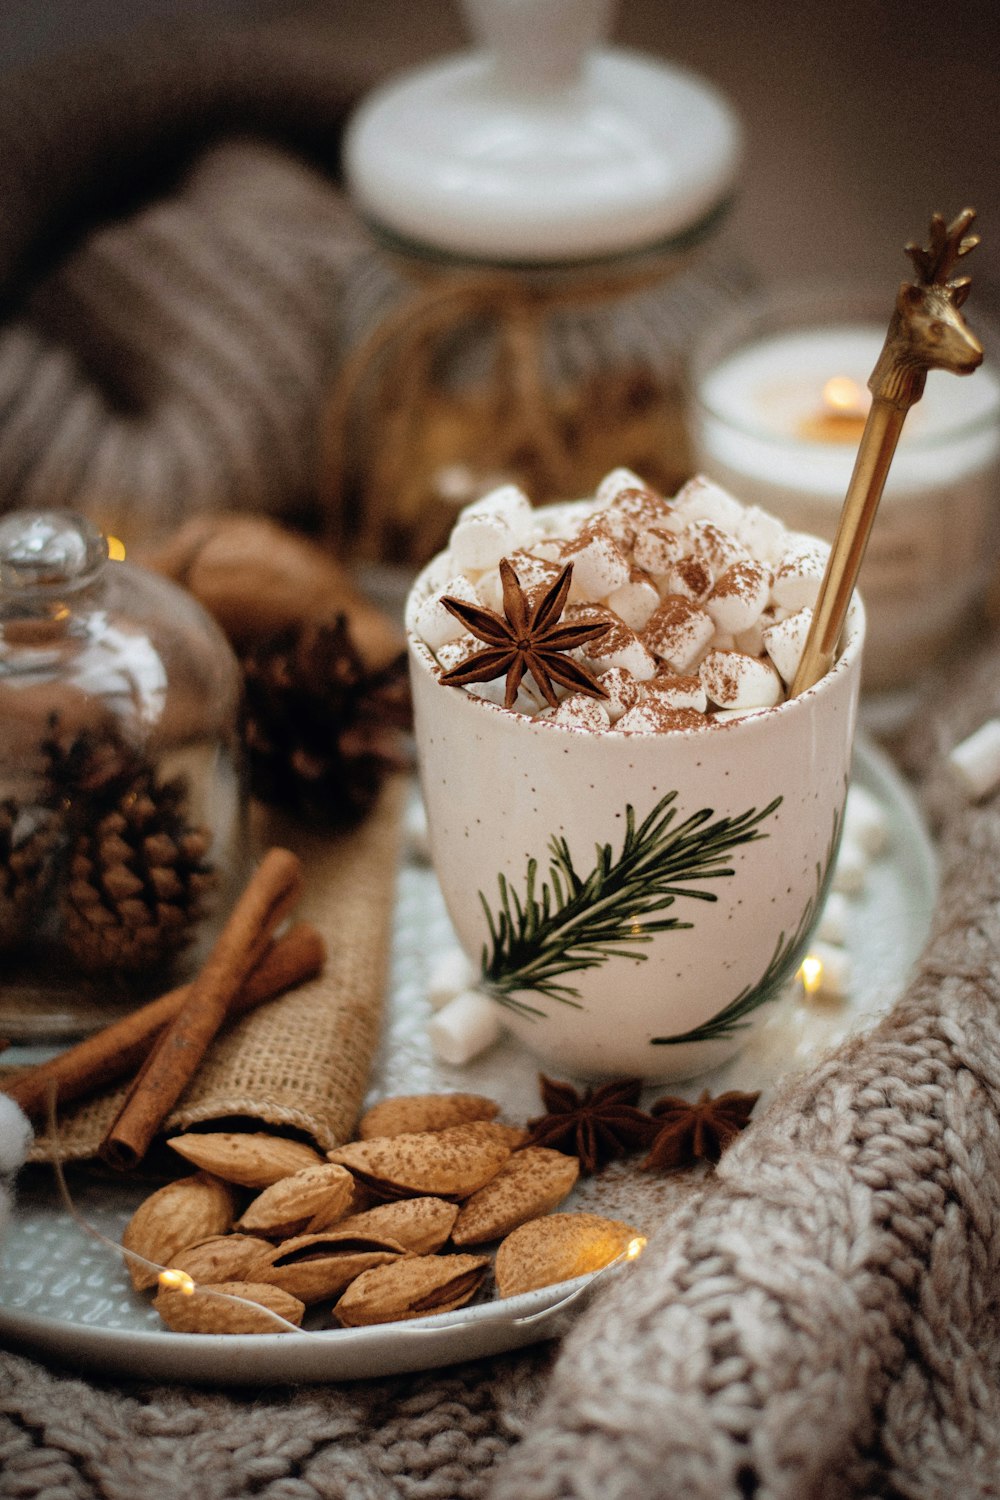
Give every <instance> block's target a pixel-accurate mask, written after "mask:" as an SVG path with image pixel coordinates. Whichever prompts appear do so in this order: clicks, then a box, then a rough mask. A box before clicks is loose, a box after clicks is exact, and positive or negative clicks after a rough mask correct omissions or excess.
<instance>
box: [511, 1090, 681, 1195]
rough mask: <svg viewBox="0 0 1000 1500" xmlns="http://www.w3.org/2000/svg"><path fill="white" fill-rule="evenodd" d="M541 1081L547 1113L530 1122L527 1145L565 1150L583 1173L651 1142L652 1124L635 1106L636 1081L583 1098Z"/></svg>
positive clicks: (592, 1092) (575, 1093) (594, 1091)
mask: <svg viewBox="0 0 1000 1500" xmlns="http://www.w3.org/2000/svg"><path fill="white" fill-rule="evenodd" d="M539 1083H540V1084H541V1089H542V1103H543V1104H544V1105H545V1108H546V1109H547V1110H548V1114H545V1115H542V1116H540V1117H539V1118H538V1119H537V1120H529V1121H528V1131H529V1135H528V1144H529V1145H532V1146H550V1147H552V1148H553V1149H555V1150H557V1151H566V1152H568V1153H569V1154H570V1155H572V1156H578V1157H579V1158H580V1166H581V1167H582V1169H583V1171H584V1172H596V1171H597V1169H598V1167H601V1166H603V1165H604V1164H605V1162H609V1161H613V1160H615V1158H617V1157H620V1156H627V1155H628V1153H629V1152H630V1151H637V1150H638V1149H639V1148H640V1147H641V1146H646V1145H648V1144H649V1142H650V1140H651V1139H652V1136H653V1133H654V1131H655V1129H656V1126H655V1124H654V1122H653V1121H652V1120H651V1119H650V1117H649V1115H647V1114H644V1113H643V1111H642V1110H641V1109H636V1107H635V1105H636V1102H637V1100H638V1098H639V1094H640V1091H641V1089H642V1082H641V1080H640V1079H638V1078H624V1079H620V1080H619V1081H618V1082H617V1083H604V1084H601V1085H600V1087H599V1088H588V1089H586V1090H585V1092H584V1093H583V1094H580V1093H578V1092H577V1090H576V1089H575V1088H573V1086H572V1084H569V1083H559V1082H557V1081H556V1080H555V1079H553V1078H546V1077H545V1074H544V1073H541V1074H539Z"/></svg>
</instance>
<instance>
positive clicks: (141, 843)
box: [44, 726, 215, 974]
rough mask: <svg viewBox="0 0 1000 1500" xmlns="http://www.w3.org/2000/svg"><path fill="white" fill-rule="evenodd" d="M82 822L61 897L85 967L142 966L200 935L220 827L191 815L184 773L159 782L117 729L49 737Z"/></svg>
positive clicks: (65, 927) (68, 934)
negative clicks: (212, 828) (194, 822)
mask: <svg viewBox="0 0 1000 1500" xmlns="http://www.w3.org/2000/svg"><path fill="white" fill-rule="evenodd" d="M44 748H45V750H46V753H47V754H48V757H49V763H50V781H51V783H52V787H53V793H54V795H56V796H58V797H59V798H60V800H61V803H62V806H63V808H64V809H65V816H66V818H67V821H68V824H69V826H70V828H71V829H72V830H73V832H72V837H71V847H70V853H69V871H68V877H67V879H66V883H65V888H64V890H63V892H62V894H61V897H60V903H59V905H60V916H61V919H62V932H63V941H64V943H65V945H66V948H67V951H68V952H69V953H70V954H71V956H72V958H73V959H74V961H75V962H76V964H77V965H78V966H79V968H80V969H81V970H83V971H84V972H86V973H90V974H97V973H115V972H117V973H121V974H137V973H141V972H143V971H144V970H146V969H149V968H152V967H154V966H157V965H161V964H163V963H164V962H165V961H167V960H169V959H171V958H173V957H175V956H176V955H177V954H178V953H179V952H180V951H181V950H182V949H183V948H185V947H186V946H187V945H188V943H190V941H191V940H192V938H193V937H194V935H195V933H196V930H197V926H198V923H199V921H200V920H201V917H202V916H203V914H204V903H205V897H206V894H207V892H208V891H209V890H210V889H211V887H212V886H213V885H214V884H215V874H214V871H213V869H212V866H211V865H210V863H208V861H207V860H206V855H207V852H208V848H209V845H210V843H211V836H210V834H209V832H208V830H206V829H203V828H195V827H192V826H191V824H190V823H189V822H188V820H187V816H186V808H185V803H186V786H185V784H184V782H183V780H181V779H177V780H174V781H168V782H163V783H160V782H158V781H157V780H156V776H155V774H154V772H153V770H152V768H151V767H150V766H149V765H148V764H147V763H146V762H145V761H144V760H143V759H142V757H141V756H140V755H138V754H137V752H135V751H134V750H132V749H131V748H130V747H129V746H127V745H126V744H125V743H124V742H123V741H122V739H121V737H120V736H119V735H118V734H117V732H116V731H115V730H114V729H113V728H112V729H108V730H107V731H106V732H103V733H96V732H94V731H88V732H85V733H82V734H80V735H77V736H76V737H75V738H74V739H73V740H72V741H70V743H69V744H68V745H67V744H66V743H64V742H61V741H60V738H59V734H58V726H54V730H53V734H52V737H51V738H50V740H49V741H47V742H46V745H45V747H44Z"/></svg>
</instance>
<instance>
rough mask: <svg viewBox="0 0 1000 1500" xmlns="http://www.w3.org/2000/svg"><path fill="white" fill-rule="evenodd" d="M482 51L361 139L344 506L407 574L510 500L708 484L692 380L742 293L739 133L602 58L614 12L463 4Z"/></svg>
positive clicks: (680, 75)
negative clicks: (709, 336) (690, 424)
mask: <svg viewBox="0 0 1000 1500" xmlns="http://www.w3.org/2000/svg"><path fill="white" fill-rule="evenodd" d="M464 8H465V12H466V17H467V20H468V22H469V24H470V26H471V29H472V32H473V34H474V37H475V39H476V46H475V47H474V48H473V49H471V50H470V51H468V52H466V53H460V54H459V55H458V56H455V57H451V58H447V59H445V60H444V61H442V62H440V63H438V64H435V65H432V66H430V67H426V68H421V69H418V70H416V71H415V72H412V73H410V74H407V75H404V76H403V77H402V78H400V79H398V80H394V81H390V82H389V83H388V84H387V85H385V86H383V87H382V88H380V89H377V90H375V91H374V93H373V94H372V95H371V96H370V97H369V98H368V99H367V100H366V101H364V102H363V103H362V105H361V107H360V109H359V110H358V112H357V113H356V115H355V117H354V119H353V121H352V122H351V124H350V126H349V129H348V132H347V136H346V141H345V169H346V173H347V180H348V184H349V188H350V191H351V194H352V199H353V201H354V203H355V205H356V206H357V208H358V211H359V213H360V214H361V216H362V217H363V218H364V220H365V221H366V223H367V224H368V226H369V227H370V229H371V232H372V234H373V236H374V239H375V242H376V244H375V246H374V247H373V252H372V253H371V254H370V255H364V256H360V257H358V258H357V260H356V262H355V265H354V268H353V271H352V272H351V274H350V276H349V280H348V285H347V288H346V291H345V294H344V296H343V298H342V307H343V315H342V349H341V351H340V354H341V363H340V366H339V373H338V376H337V379H336V382H335V386H334V389H333V391H332V393H331V397H330V401H329V405H328V410H327V421H326V426H325V432H324V438H325V462H324V467H323V482H324V487H325V491H326V493H325V509H326V511H327V515H328V517H329V521H330V527H331V530H332V531H333V532H339V533H340V534H341V536H342V537H344V538H345V539H346V540H349V541H352V542H353V543H354V545H355V550H357V551H359V552H360V553H361V554H362V555H363V556H366V557H368V558H370V559H373V560H379V561H403V562H406V563H409V564H415V563H420V562H423V561H425V560H426V558H427V557H429V556H430V555H431V554H432V553H433V552H434V551H435V550H437V548H438V547H439V546H440V545H441V544H442V543H443V541H444V540H445V539H446V537H447V535H448V532H449V530H450V527H451V524H452V523H453V521H454V519H455V515H456V512H457V510H458V509H460V508H461V506H462V505H464V504H466V503H468V502H469V501H471V500H474V499H477V498H478V497H479V496H480V495H482V494H483V493H484V492H485V491H486V490H488V489H489V488H491V487H493V486H494V485H496V484H499V483H501V482H505V481H507V480H511V479H513V480H515V481H518V482H520V483H521V484H522V485H523V486H524V488H525V489H526V490H527V491H528V493H529V494H530V496H531V498H532V500H534V501H535V502H536V503H542V502H545V501H550V500H555V499H566V498H572V497H574V496H578V495H582V494H585V493H587V492H589V491H591V490H592V489H593V486H594V485H595V484H596V482H597V481H598V480H599V479H600V478H601V476H602V475H603V474H604V473H605V472H607V470H608V469H610V468H613V467H620V466H626V467H631V468H634V469H636V470H638V471H639V472H640V473H641V474H642V476H643V477H644V478H645V479H646V480H647V481H648V482H650V483H653V484H657V485H659V486H660V487H662V488H664V489H665V490H670V489H672V488H675V487H676V485H677V484H679V483H680V482H681V481H682V480H683V479H685V478H686V477H688V473H689V457H688V451H687V445H686V438H685V426H684V419H683V399H682V394H681V377H682V364H683V360H684V357H685V355H686V353H687V350H688V347H689V344H690V341H691V338H692V335H693V333H694V331H695V330H696V329H697V328H698V327H699V326H700V325H701V323H702V322H703V321H704V320H705V318H706V316H708V315H709V314H710V313H711V312H712V311H714V310H716V309H717V308H718V306H719V305H720V304H722V303H726V302H728V301H730V300H732V298H733V297H734V295H736V294H737V293H738V292H739V291H741V290H742V288H743V286H744V284H745V274H744V272H743V271H742V269H741V268H740V267H739V266H738V265H736V264H734V263H733V262H732V260H731V258H730V257H729V256H728V255H723V254H715V255H714V256H713V253H712V252H711V250H710V242H711V240H712V239H713V237H714V233H715V230H716V228H717V227H718V225H719V224H720V222H721V221H722V219H723V218H724V215H725V210H726V208H727V206H728V204H729V202H730V201H731V199H732V196H733V192H734V185H735V180H736V174H737V169H738V164H739V159H740V130H739V126H738V124H737V122H736V120H735V118H734V115H733V113H732V111H731V110H730V108H729V106H728V104H727V103H726V101H725V100H724V99H723V98H721V97H720V95H719V94H718V93H717V92H716V91H715V90H714V89H713V88H712V87H711V86H710V85H709V84H707V83H706V82H705V81H704V80H702V79H701V78H699V77H696V76H695V75H693V74H691V73H689V72H688V71H686V70H684V69H682V68H680V67H677V66H674V65H672V64H668V63H666V62H663V61H661V60H658V59H654V58H651V57H648V56H645V55H642V54H637V53H633V52H627V51H623V50H619V49H615V48H611V47H608V46H605V45H604V44H603V40H602V39H603V36H604V33H605V30H606V27H607V23H608V19H609V14H610V9H611V7H610V4H609V3H608V0H531V3H530V4H526V3H524V0H465V7H464Z"/></svg>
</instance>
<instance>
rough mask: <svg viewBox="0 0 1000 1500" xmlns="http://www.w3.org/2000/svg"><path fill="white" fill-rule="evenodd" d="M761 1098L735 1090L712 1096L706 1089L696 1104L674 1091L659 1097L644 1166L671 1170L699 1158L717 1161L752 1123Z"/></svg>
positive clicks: (655, 1106)
mask: <svg viewBox="0 0 1000 1500" xmlns="http://www.w3.org/2000/svg"><path fill="white" fill-rule="evenodd" d="M759 1098H760V1095H759V1094H740V1093H737V1092H736V1091H735V1090H734V1091H733V1092H731V1093H728V1094H720V1095H719V1096H718V1098H716V1099H713V1098H712V1097H711V1095H710V1094H709V1092H708V1090H707V1089H706V1090H705V1091H704V1092H703V1093H702V1094H701V1096H700V1098H699V1099H697V1100H696V1102H695V1103H694V1104H691V1103H689V1102H688V1100H687V1099H676V1098H674V1097H673V1096H672V1095H668V1097H667V1098H665V1099H660V1100H658V1101H657V1102H656V1104H654V1105H653V1108H652V1110H651V1114H652V1115H653V1116H654V1127H653V1128H654V1131H655V1134H654V1137H653V1145H652V1149H651V1151H650V1153H649V1155H648V1156H647V1157H646V1160H645V1161H644V1162H643V1163H642V1165H643V1167H645V1168H652V1169H654V1170H656V1171H660V1172H669V1171H671V1170H673V1169H674V1168H675V1167H690V1166H693V1165H694V1163H695V1162H696V1161H713V1162H714V1161H718V1160H719V1157H720V1156H721V1155H722V1153H723V1151H725V1149H726V1147H727V1146H728V1145H729V1144H730V1142H731V1141H734V1140H735V1139H736V1137H737V1136H738V1135H739V1133H740V1131H741V1130H743V1129H744V1128H745V1127H746V1126H747V1125H748V1124H749V1122H750V1116H751V1114H752V1113H753V1107H754V1105H755V1104H756V1103H757V1100H758V1099H759ZM657 1121H658V1122H659V1124H658V1126H657V1124H656V1122H657Z"/></svg>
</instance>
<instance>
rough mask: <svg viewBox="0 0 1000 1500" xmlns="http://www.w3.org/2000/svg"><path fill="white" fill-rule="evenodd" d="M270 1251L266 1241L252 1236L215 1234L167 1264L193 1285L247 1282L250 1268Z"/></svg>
mask: <svg viewBox="0 0 1000 1500" xmlns="http://www.w3.org/2000/svg"><path fill="white" fill-rule="evenodd" d="M271 1248H272V1246H271V1245H270V1244H269V1243H268V1241H267V1240H262V1239H257V1238H256V1237H255V1236H254V1235H252V1234H214V1235H212V1236H211V1237H210V1238H209V1239H207V1240H200V1241H199V1242H198V1244H196V1245H189V1246H188V1247H187V1249H186V1250H181V1251H179V1252H178V1254H177V1255H175V1256H173V1257H172V1258H171V1261H170V1264H171V1267H172V1268H173V1269H174V1270H175V1271H186V1272H187V1274H188V1275H189V1276H190V1277H191V1279H192V1280H193V1281H199V1282H200V1281H209V1282H215V1281H246V1280H247V1279H248V1273H249V1271H250V1268H251V1266H253V1265H254V1264H255V1263H256V1262H257V1261H259V1260H260V1259H261V1258H262V1257H263V1256H265V1255H266V1254H267V1252H268V1251H269V1250H270V1249H271Z"/></svg>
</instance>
